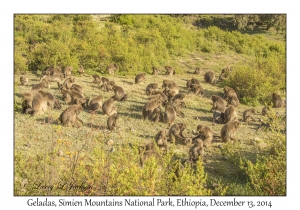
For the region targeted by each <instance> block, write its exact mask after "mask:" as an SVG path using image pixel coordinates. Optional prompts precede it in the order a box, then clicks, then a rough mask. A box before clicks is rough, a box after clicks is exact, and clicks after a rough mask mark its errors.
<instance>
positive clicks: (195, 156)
mask: <svg viewBox="0 0 300 210" xmlns="http://www.w3.org/2000/svg"><path fill="white" fill-rule="evenodd" d="M200 156H202V157H203V156H204V146H203V141H202V139H200V138H198V139H196V140H195V144H194V145H193V146H192V147H191V148H190V150H189V161H191V162H192V163H195V162H196V161H197V160H199V157H200Z"/></svg>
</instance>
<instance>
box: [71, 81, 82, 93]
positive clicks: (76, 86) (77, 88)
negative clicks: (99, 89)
mask: <svg viewBox="0 0 300 210" xmlns="http://www.w3.org/2000/svg"><path fill="white" fill-rule="evenodd" d="M70 90H74V91H77V92H79V93H81V94H83V91H82V90H83V88H82V87H81V86H80V85H78V84H74V83H73V84H72V86H71V88H70Z"/></svg>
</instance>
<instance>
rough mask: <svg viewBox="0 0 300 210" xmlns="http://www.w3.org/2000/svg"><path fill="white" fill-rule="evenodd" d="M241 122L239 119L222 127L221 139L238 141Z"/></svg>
mask: <svg viewBox="0 0 300 210" xmlns="http://www.w3.org/2000/svg"><path fill="white" fill-rule="evenodd" d="M240 126H241V123H240V122H239V121H237V120H235V121H231V122H229V123H227V124H225V125H224V126H223V127H222V129H221V140H222V141H223V142H229V141H236V140H237V139H236V138H235V134H236V131H237V130H238V129H239V128H240Z"/></svg>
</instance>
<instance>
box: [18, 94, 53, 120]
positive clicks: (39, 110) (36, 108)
mask: <svg viewBox="0 0 300 210" xmlns="http://www.w3.org/2000/svg"><path fill="white" fill-rule="evenodd" d="M23 99H24V101H23V102H22V110H23V113H25V114H32V115H39V114H44V112H46V111H47V100H46V99H44V98H43V96H42V95H41V94H40V93H39V92H31V93H24V94H23Z"/></svg>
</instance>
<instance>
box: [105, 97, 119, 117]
mask: <svg viewBox="0 0 300 210" xmlns="http://www.w3.org/2000/svg"><path fill="white" fill-rule="evenodd" d="M102 111H103V114H106V115H107V116H111V115H113V114H115V113H117V109H116V107H115V105H114V98H113V97H111V98H109V99H107V100H106V101H105V102H104V103H103V105H102Z"/></svg>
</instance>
